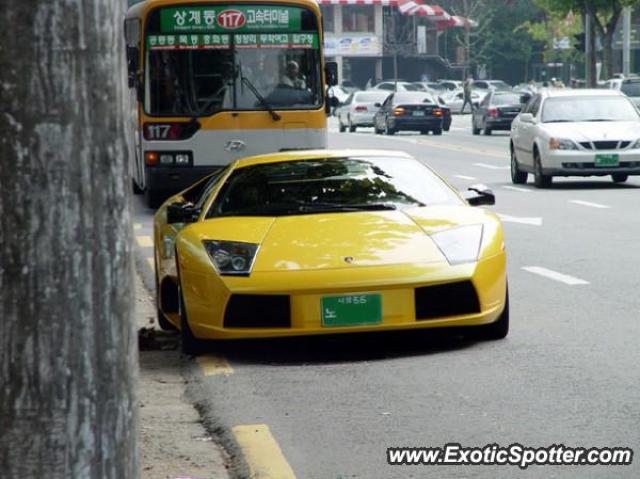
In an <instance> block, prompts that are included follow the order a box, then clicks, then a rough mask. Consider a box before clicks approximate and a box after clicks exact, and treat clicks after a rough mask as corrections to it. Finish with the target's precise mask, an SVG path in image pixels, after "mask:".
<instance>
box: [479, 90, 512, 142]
mask: <svg viewBox="0 0 640 479" xmlns="http://www.w3.org/2000/svg"><path fill="white" fill-rule="evenodd" d="M520 97H521V95H520V94H518V93H514V92H507V91H490V92H489V93H487V96H485V97H484V99H483V100H482V101H481V102H480V105H478V108H476V109H475V110H474V111H473V116H472V118H471V131H472V132H473V134H474V135H478V134H479V133H480V131H481V130H483V131H484V134H485V135H490V134H491V132H492V131H493V130H510V129H511V122H512V121H513V119H514V118H515V117H516V116H518V113H520V110H521V109H522V104H521V103H520Z"/></svg>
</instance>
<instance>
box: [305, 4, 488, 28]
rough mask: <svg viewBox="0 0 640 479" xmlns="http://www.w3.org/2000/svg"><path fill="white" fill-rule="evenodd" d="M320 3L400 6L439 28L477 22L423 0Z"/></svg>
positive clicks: (404, 12)
mask: <svg viewBox="0 0 640 479" xmlns="http://www.w3.org/2000/svg"><path fill="white" fill-rule="evenodd" d="M316 1H317V2H318V3H319V4H320V5H382V6H385V7H398V10H399V11H400V13H401V14H402V15H418V16H421V17H427V18H428V19H429V20H430V21H432V22H434V23H435V24H436V26H437V27H438V28H447V27H475V26H476V23H475V22H474V21H473V20H469V19H467V18H464V17H457V16H453V15H449V14H448V13H447V12H446V11H445V10H444V9H443V8H442V7H440V6H438V5H425V4H424V3H422V0H316Z"/></svg>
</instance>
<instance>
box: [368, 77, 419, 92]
mask: <svg viewBox="0 0 640 479" xmlns="http://www.w3.org/2000/svg"><path fill="white" fill-rule="evenodd" d="M371 89H372V90H385V91H421V90H422V88H419V87H417V86H415V85H414V84H413V83H410V82H408V81H393V80H388V81H383V82H380V83H378V84H377V85H374V86H373V87H372V88H371Z"/></svg>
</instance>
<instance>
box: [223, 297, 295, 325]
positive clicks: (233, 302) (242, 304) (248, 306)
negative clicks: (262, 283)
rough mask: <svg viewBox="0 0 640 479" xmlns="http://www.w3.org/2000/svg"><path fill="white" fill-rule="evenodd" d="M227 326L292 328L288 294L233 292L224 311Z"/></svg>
mask: <svg viewBox="0 0 640 479" xmlns="http://www.w3.org/2000/svg"><path fill="white" fill-rule="evenodd" d="M224 327H225V328H290V327H291V305H290V300H289V296H287V295H259V294H233V295H231V298H229V302H228V303H227V309H226V311H225V313H224Z"/></svg>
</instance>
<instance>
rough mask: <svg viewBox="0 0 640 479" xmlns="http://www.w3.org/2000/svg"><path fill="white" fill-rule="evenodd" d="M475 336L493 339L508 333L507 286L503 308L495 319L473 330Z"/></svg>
mask: <svg viewBox="0 0 640 479" xmlns="http://www.w3.org/2000/svg"><path fill="white" fill-rule="evenodd" d="M474 334H475V336H476V337H478V338H481V339H487V340H490V341H495V340H498V339H504V338H506V337H507V335H508V334H509V288H508V287H507V297H506V299H505V302H504V309H503V310H502V314H500V317H499V318H498V320H497V321H495V322H493V323H489V324H485V325H483V326H480V327H479V328H477V329H476V331H474Z"/></svg>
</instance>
